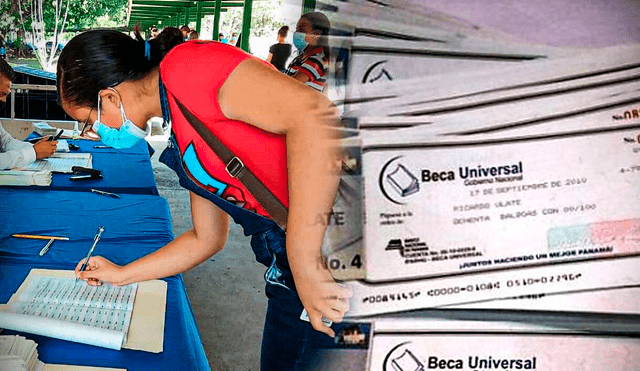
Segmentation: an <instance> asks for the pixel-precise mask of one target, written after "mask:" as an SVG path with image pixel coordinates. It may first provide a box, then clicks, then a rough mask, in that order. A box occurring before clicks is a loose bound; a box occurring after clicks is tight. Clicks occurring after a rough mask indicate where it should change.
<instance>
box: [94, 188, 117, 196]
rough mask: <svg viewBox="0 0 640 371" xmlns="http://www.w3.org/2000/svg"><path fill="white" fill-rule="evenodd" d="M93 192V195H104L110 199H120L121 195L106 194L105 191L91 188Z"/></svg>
mask: <svg viewBox="0 0 640 371" xmlns="http://www.w3.org/2000/svg"><path fill="white" fill-rule="evenodd" d="M91 192H93V193H97V194H99V195H103V196H109V197H114V198H120V195H117V194H115V193H111V192H105V191H101V190H99V189H93V188H91Z"/></svg>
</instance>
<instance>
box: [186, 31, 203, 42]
mask: <svg viewBox="0 0 640 371" xmlns="http://www.w3.org/2000/svg"><path fill="white" fill-rule="evenodd" d="M199 37H200V35H199V34H198V31H196V30H191V31H189V36H188V37H187V41H191V40H198V38H199Z"/></svg>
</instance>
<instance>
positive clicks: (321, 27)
mask: <svg viewBox="0 0 640 371" xmlns="http://www.w3.org/2000/svg"><path fill="white" fill-rule="evenodd" d="M329 31H331V24H330V23H329V19H327V16H325V15H324V14H322V13H320V12H310V13H305V14H303V15H302V16H301V17H300V20H299V21H298V24H297V25H296V32H294V33H293V45H294V46H295V47H296V49H298V50H299V51H300V54H298V56H297V57H296V58H295V59H294V60H293V61H291V63H290V64H289V67H287V70H286V71H285V73H286V74H287V75H288V76H291V77H293V78H294V79H296V80H298V81H301V82H303V83H305V84H306V85H308V86H310V87H312V88H314V89H316V90H317V91H322V90H324V84H325V82H326V81H327V72H328V69H329V58H330V56H331V54H330V50H329V43H328V40H327V36H328V35H329Z"/></svg>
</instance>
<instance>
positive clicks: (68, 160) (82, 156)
mask: <svg viewBox="0 0 640 371" xmlns="http://www.w3.org/2000/svg"><path fill="white" fill-rule="evenodd" d="M74 166H81V167H86V168H91V167H92V158H91V153H54V154H53V155H52V156H51V157H49V158H46V159H44V160H37V161H35V162H34V163H32V164H30V165H28V166H24V167H22V168H20V169H21V170H37V171H43V170H45V171H51V172H54V173H72V172H73V171H72V170H71V168H72V167H74Z"/></svg>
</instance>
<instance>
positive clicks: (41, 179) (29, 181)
mask: <svg viewBox="0 0 640 371" xmlns="http://www.w3.org/2000/svg"><path fill="white" fill-rule="evenodd" d="M0 185H4V186H32V185H35V186H49V185H51V172H50V171H29V170H0Z"/></svg>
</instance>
